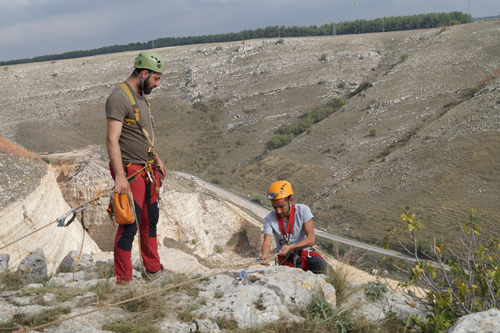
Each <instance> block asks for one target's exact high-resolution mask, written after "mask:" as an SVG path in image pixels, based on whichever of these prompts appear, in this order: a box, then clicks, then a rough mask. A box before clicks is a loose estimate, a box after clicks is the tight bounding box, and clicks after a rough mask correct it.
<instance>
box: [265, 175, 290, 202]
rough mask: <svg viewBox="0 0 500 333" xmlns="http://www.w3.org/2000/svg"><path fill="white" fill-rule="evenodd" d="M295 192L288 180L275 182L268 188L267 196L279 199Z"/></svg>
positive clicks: (270, 198)
mask: <svg viewBox="0 0 500 333" xmlns="http://www.w3.org/2000/svg"><path fill="white" fill-rule="evenodd" d="M292 194H293V190H292V185H291V184H290V183H289V182H287V181H286V180H280V181H277V182H274V183H272V184H271V186H270V187H269V190H267V198H268V199H269V200H278V199H283V198H287V197H289V196H290V195H292Z"/></svg>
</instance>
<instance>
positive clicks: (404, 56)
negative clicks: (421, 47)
mask: <svg viewBox="0 0 500 333" xmlns="http://www.w3.org/2000/svg"><path fill="white" fill-rule="evenodd" d="M399 58H401V61H405V60H406V58H408V55H407V54H406V53H405V54H402V55H400V56H399Z"/></svg>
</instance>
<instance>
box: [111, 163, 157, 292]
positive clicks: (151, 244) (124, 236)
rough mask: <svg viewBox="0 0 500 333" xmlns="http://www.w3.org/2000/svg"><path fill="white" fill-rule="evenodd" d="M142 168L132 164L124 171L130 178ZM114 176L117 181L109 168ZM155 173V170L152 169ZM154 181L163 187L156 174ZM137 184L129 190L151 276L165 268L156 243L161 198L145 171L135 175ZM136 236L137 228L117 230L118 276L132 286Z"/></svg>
mask: <svg viewBox="0 0 500 333" xmlns="http://www.w3.org/2000/svg"><path fill="white" fill-rule="evenodd" d="M142 167H143V165H139V164H131V165H127V166H126V167H125V173H126V175H127V177H128V176H130V175H132V174H134V173H135V172H136V171H137V170H139V169H141V168H142ZM110 170H111V176H112V177H113V179H114V178H115V175H114V172H113V168H112V167H111V164H110ZM153 170H154V169H153ZM151 176H152V177H156V180H157V182H158V184H160V185H161V183H160V179H159V174H158V171H157V170H154V171H152V174H151ZM134 178H135V180H134V179H133V178H132V179H131V180H130V181H131V182H130V189H131V191H132V195H133V197H134V204H135V212H136V215H137V221H139V232H140V234H139V236H140V240H141V242H140V243H141V244H140V245H141V246H140V248H141V256H142V262H143V265H144V267H145V268H146V270H147V271H148V272H151V273H154V272H156V271H159V270H160V269H161V268H162V266H161V263H160V256H159V255H158V243H157V239H156V226H157V224H158V218H159V215H160V210H159V208H158V202H157V201H158V195H157V193H156V191H155V185H154V182H151V181H150V179H149V177H148V176H147V175H146V173H145V172H144V171H142V172H140V173H138V174H137V175H135V177H134ZM136 233H137V224H136V223H135V222H134V223H132V224H128V225H120V226H118V231H117V233H116V237H115V245H114V258H115V276H116V282H117V283H124V282H130V281H131V280H132V243H133V242H134V237H135V234H136Z"/></svg>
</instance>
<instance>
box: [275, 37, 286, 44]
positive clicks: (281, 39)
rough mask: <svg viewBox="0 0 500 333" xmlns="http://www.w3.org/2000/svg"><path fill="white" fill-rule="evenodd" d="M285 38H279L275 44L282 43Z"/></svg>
mask: <svg viewBox="0 0 500 333" xmlns="http://www.w3.org/2000/svg"><path fill="white" fill-rule="evenodd" d="M284 42H285V40H284V39H283V38H280V39H278V40H277V41H276V44H283V43H284Z"/></svg>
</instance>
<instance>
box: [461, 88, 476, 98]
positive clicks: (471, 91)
mask: <svg viewBox="0 0 500 333" xmlns="http://www.w3.org/2000/svg"><path fill="white" fill-rule="evenodd" d="M478 92H479V88H478V87H472V88H469V89H467V90H466V91H465V92H464V96H465V97H471V96H474V95H475V94H477V93H478Z"/></svg>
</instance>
